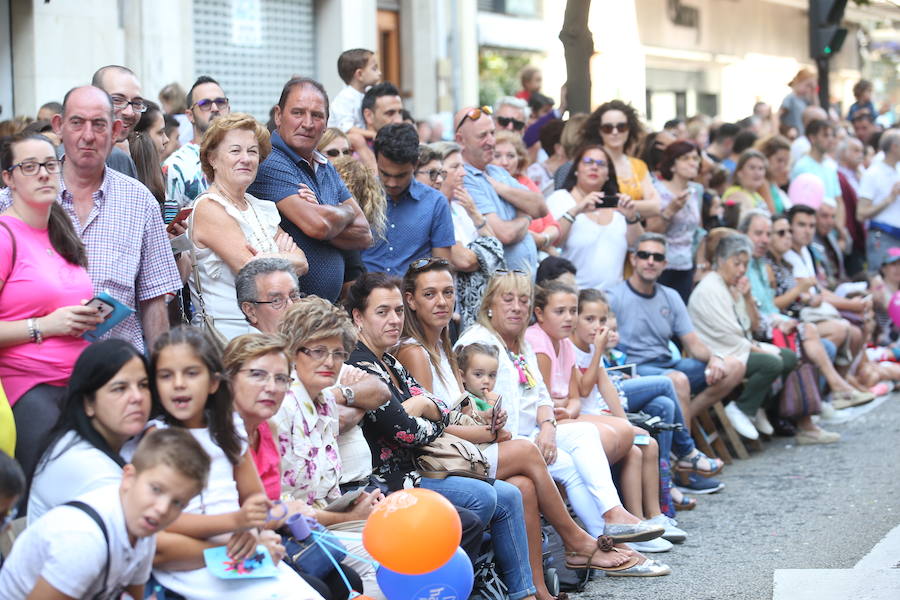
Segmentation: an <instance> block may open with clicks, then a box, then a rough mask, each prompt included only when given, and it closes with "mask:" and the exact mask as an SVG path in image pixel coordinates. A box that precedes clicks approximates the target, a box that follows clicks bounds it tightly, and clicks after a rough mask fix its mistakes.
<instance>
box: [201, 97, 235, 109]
mask: <svg viewBox="0 0 900 600" xmlns="http://www.w3.org/2000/svg"><path fill="white" fill-rule="evenodd" d="M213 104H215V105H216V106H217V107H218V108H225V107H226V106H228V98H212V99H203V100H197V101H196V102H194V106H196V107H197V108H199V109H200V110H202V111H203V112H208V111H210V110H212V106H213Z"/></svg>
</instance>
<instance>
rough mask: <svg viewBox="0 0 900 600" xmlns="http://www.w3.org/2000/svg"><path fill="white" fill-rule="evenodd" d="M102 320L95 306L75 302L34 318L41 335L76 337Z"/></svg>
mask: <svg viewBox="0 0 900 600" xmlns="http://www.w3.org/2000/svg"><path fill="white" fill-rule="evenodd" d="M103 321H104V319H103V317H102V316H100V313H99V311H98V309H97V308H94V307H93V306H85V305H83V304H81V305H79V304H76V305H74V306H62V307H60V308H57V309H56V310H54V311H53V312H52V313H50V314H49V315H47V316H46V317H40V318H39V319H37V320H36V324H37V327H38V329H40V330H41V335H42V336H43V337H54V336H62V335H70V336H72V337H78V336H79V335H81V334H83V333H84V332H85V331H89V330H91V329H93V328H95V327H96V326H97V325H99V324H100V323H102V322H103Z"/></svg>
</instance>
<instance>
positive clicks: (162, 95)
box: [158, 81, 188, 114]
mask: <svg viewBox="0 0 900 600" xmlns="http://www.w3.org/2000/svg"><path fill="white" fill-rule="evenodd" d="M158 98H159V101H160V102H162V103H164V104H168V105H169V111H170V112H169V114H178V113H183V112H184V111H186V110H187V109H188V106H187V92H185V91H184V88H183V87H181V85H180V84H179V83H178V82H177V81H175V82H172V83H169V84H167V85H165V86H163V89H161V90H159V96H158Z"/></svg>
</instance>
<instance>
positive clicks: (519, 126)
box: [497, 117, 525, 131]
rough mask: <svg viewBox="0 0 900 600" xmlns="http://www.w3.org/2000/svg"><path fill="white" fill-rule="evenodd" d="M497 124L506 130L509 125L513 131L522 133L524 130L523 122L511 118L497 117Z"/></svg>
mask: <svg viewBox="0 0 900 600" xmlns="http://www.w3.org/2000/svg"><path fill="white" fill-rule="evenodd" d="M497 123H498V124H499V125H500V127H502V128H503V129H506V128H507V127H509V126H510V125H512V128H513V131H522V130H523V129H525V121H520V120H518V119H513V118H512V117H497Z"/></svg>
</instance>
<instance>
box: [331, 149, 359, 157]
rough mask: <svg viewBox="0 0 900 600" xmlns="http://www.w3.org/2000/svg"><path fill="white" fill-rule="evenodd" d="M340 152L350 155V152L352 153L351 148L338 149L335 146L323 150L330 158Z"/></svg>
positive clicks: (338, 154) (340, 153)
mask: <svg viewBox="0 0 900 600" xmlns="http://www.w3.org/2000/svg"><path fill="white" fill-rule="evenodd" d="M342 154H343V155H344V156H350V155H351V154H353V150H351V149H350V148H345V149H343V150H338V149H337V148H329V149H328V150H326V151H325V155H326V156H330V157H331V158H337V157H338V156H340V155H342Z"/></svg>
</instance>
